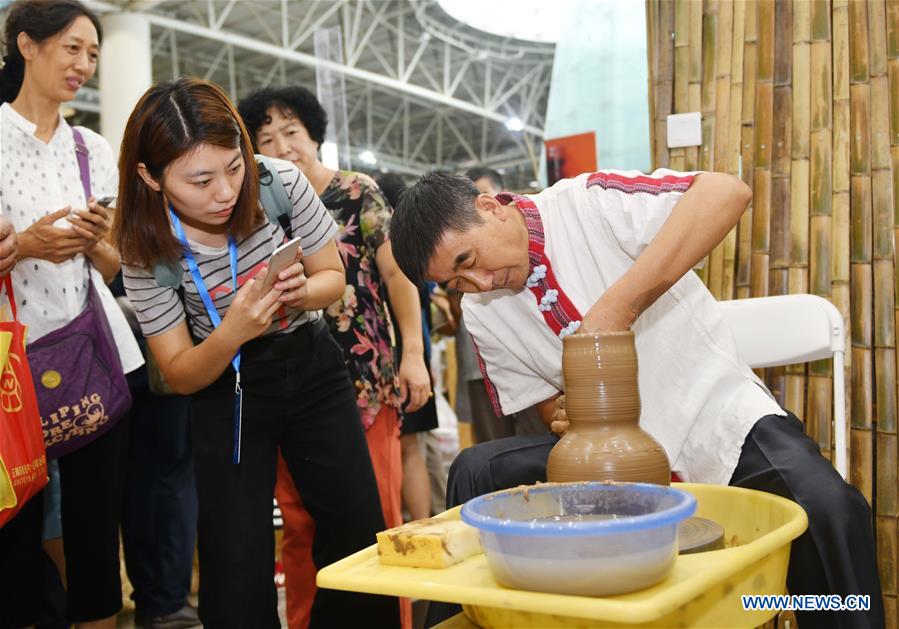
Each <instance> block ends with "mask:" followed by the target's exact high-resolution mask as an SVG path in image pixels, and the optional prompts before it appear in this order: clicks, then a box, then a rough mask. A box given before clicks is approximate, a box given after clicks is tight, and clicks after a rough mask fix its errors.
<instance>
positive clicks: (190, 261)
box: [169, 206, 243, 465]
mask: <svg viewBox="0 0 899 629" xmlns="http://www.w3.org/2000/svg"><path fill="white" fill-rule="evenodd" d="M169 216H171V218H172V226H173V227H174V228H175V234H176V235H177V236H178V240H179V241H181V245H182V247H183V249H184V257H185V258H187V266H188V268H189V269H190V275H191V277H192V278H193V280H194V285H195V286H196V287H197V291H198V292H199V293H200V299H202V300H203V305H205V306H206V313H207V314H208V315H209V320H210V321H212V325H213V327H216V328H217V327H219V325H221V323H222V318H221V317H220V316H219V313H218V310H217V309H216V307H215V304H214V303H212V297H210V296H209V291H208V290H207V289H206V283H205V282H204V281H203V275H202V274H201V273H200V267H199V265H197V261H196V259H195V258H194V254H193V252H192V251H191V250H190V244H189V243H188V242H187V236H186V235H185V234H184V228H183V227H182V226H181V221H180V220H179V219H178V215H177V214H175V211H174V210H173V209H172V207H171V206H169ZM228 253H229V255H230V258H231V282H232V285H233V286H234V294H237V289H238V286H237V243H235V242H234V236H232V235H231V234H228ZM231 365H232V366H233V367H234V372H235V373H236V374H237V377H236V380H235V381H234V448H233V450H232V454H231V460H232V462H233V463H234V464H235V465H237V464H238V463H240V441H241V433H240V429H241V423H240V420H241V414H242V413H243V391H242V390H241V388H240V350H239V349H238V350H237V354H236V355H235V356H234V358H232V359H231Z"/></svg>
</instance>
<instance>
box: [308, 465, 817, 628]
mask: <svg viewBox="0 0 899 629" xmlns="http://www.w3.org/2000/svg"><path fill="white" fill-rule="evenodd" d="M674 486H676V487H679V488H681V489H684V490H686V491H688V492H690V493H692V494H693V495H694V496H696V499H697V502H698V509H697V512H696V515H697V516H698V517H703V518H709V519H711V520H714V521H716V522H718V523H719V524H721V525H722V526H723V527H724V532H725V540H726V544H727V548H725V549H723V550H715V551H709V552H705V553H697V554H693V555H682V556H679V557H678V558H677V561H676V562H675V565H674V569H673V570H672V572H671V574H670V575H669V576H668V577H667V578H666V579H665V580H664V581H662V582H660V583H658V584H657V585H654V586H653V587H650V588H646V589H644V590H639V591H637V592H631V593H628V594H620V595H618V596H609V597H587V596H566V595H561V594H545V593H540V592H527V591H524V590H513V589H510V588H505V587H503V586H501V585H499V584H498V583H496V581H495V580H494V579H493V576H492V574H491V573H490V568H489V567H488V565H487V560H486V558H485V556H484V555H476V556H474V557H471V558H469V559H467V560H466V561H463V562H462V563H460V564H457V565H455V566H452V567H450V568H447V569H445V570H431V569H425V568H399V567H394V566H381V565H380V564H379V563H378V557H377V547H376V546H370V547H369V548H366V549H364V550H361V551H359V552H358V553H355V554H353V555H350V556H349V557H347V558H345V559H342V560H340V561H338V562H336V563H334V564H331V565H330V566H327V567H326V568H324V569H322V570H320V571H319V573H318V579H317V582H318V586H319V587H323V588H332V589H338V590H349V591H353V592H368V593H371V594H389V595H393V596H408V597H412V598H420V599H427V600H436V601H447V602H452V603H461V604H462V605H463V608H464V609H465V613H466V615H467V616H468V618H469V619H471V620H472V621H474V622H475V623H476V624H478V625H479V626H481V627H516V628H518V627H541V628H546V629H550V628H554V627H631V628H633V627H735V628H736V627H747V628H751V627H757V626H759V625H761V624H764V623H765V622H766V621H767V620H769V619H770V618H772V617H773V616H774V615H775V613H776V612H775V611H744V610H743V607H742V604H741V600H740V596H741V595H742V594H784V593H785V591H786V588H785V583H786V570H787V562H788V560H789V556H790V543H791V542H792V541H793V540H794V539H795V538H797V537H798V536H799V535H801V534H802V533H803V531H805V529H806V527H807V525H808V521H807V519H806V516H805V511H803V510H802V508H801V507H800V506H799V505H797V504H796V503H794V502H792V501H789V500H786V499H784V498H780V497H778V496H774V495H772V494H767V493H764V492H759V491H753V490H749V489H740V488H737V487H722V486H719V485H698V484H688V483H682V484H677V483H676V484H675V485H674ZM459 510H460V508H459V507H456V508H455V509H451V510H450V511H447V512H445V513H443V514H441V516H439V517H446V518H452V519H458V518H459ZM447 622H448V623H455V624H448V625H445V627H446V629H450V627H455V628H458V629H461V628H462V627H466V626H470V625H469V624H468V623H467V622H466V621H465V619H462V618H456V619H451V620H449V621H447ZM459 623H461V624H459Z"/></svg>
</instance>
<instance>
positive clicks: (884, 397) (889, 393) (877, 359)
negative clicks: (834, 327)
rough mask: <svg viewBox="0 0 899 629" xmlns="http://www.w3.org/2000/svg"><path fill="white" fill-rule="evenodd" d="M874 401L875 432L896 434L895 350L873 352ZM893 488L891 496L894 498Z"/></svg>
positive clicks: (894, 469) (894, 468) (894, 464)
mask: <svg viewBox="0 0 899 629" xmlns="http://www.w3.org/2000/svg"><path fill="white" fill-rule="evenodd" d="M874 380H875V382H874V387H875V389H874V396H875V397H874V399H876V400H877V404H876V405H875V409H876V414H875V419H876V420H877V430H881V431H883V432H891V433H893V434H895V433H896V350H895V348H889V349H875V350H874ZM895 457H896V452H895V450H894V451H893V459H894V460H893V462H892V466H893V467H892V473H893V474H894V475H895V474H896V470H897V467H896V461H895ZM895 494H896V492H895V486H894V491H893V495H894V496H895Z"/></svg>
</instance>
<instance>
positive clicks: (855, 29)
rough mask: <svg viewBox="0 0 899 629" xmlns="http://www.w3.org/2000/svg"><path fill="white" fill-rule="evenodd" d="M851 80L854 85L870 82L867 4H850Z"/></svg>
mask: <svg viewBox="0 0 899 629" xmlns="http://www.w3.org/2000/svg"><path fill="white" fill-rule="evenodd" d="M848 6H849V32H850V33H852V36H851V37H850V38H849V79H850V81H851V82H853V83H861V82H865V81H867V80H868V8H867V2H850V3H849V5H848Z"/></svg>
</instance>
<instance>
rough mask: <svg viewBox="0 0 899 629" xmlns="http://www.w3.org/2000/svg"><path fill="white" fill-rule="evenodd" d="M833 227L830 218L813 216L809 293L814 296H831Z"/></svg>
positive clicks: (810, 227) (810, 223)
mask: <svg viewBox="0 0 899 629" xmlns="http://www.w3.org/2000/svg"><path fill="white" fill-rule="evenodd" d="M832 231H833V225H832V220H831V217H830V216H812V217H811V220H810V221H809V232H810V237H809V240H810V243H809V291H810V292H811V293H812V294H814V295H820V296H822V297H826V296H828V295H830V283H831V277H830V270H831V266H832V263H831V259H830V254H831V248H830V241H831V238H832Z"/></svg>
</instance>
